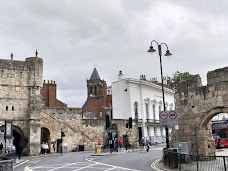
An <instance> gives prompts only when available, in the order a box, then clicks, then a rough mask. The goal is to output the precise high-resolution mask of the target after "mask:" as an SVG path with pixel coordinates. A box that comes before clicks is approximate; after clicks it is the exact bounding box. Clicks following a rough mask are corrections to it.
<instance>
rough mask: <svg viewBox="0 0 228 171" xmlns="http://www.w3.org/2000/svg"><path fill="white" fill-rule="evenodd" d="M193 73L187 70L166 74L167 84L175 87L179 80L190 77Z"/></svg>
mask: <svg viewBox="0 0 228 171" xmlns="http://www.w3.org/2000/svg"><path fill="white" fill-rule="evenodd" d="M192 76H193V75H192V74H190V73H189V72H183V73H181V72H179V71H177V72H175V73H174V74H173V76H172V77H170V76H168V77H167V79H168V80H167V84H168V85H169V86H171V87H173V88H174V87H175V86H176V85H177V84H179V83H180V82H181V81H184V80H188V79H190V78H191V77H192Z"/></svg>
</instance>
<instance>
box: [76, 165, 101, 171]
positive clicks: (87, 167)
mask: <svg viewBox="0 0 228 171" xmlns="http://www.w3.org/2000/svg"><path fill="white" fill-rule="evenodd" d="M93 165H97V164H96V163H95V164H90V165H88V166H85V167H81V168H79V169H77V170H82V169H85V168H88V167H90V166H93ZM77 170H74V171H77Z"/></svg>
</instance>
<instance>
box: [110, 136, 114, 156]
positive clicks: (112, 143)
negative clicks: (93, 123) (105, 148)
mask: <svg viewBox="0 0 228 171" xmlns="http://www.w3.org/2000/svg"><path fill="white" fill-rule="evenodd" d="M109 147H110V153H113V150H114V138H113V139H111V140H109Z"/></svg>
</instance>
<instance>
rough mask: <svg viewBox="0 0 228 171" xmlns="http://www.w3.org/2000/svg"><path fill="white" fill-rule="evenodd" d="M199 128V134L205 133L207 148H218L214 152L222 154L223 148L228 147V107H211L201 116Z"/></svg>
mask: <svg viewBox="0 0 228 171" xmlns="http://www.w3.org/2000/svg"><path fill="white" fill-rule="evenodd" d="M198 130H199V131H198V135H202V133H203V134H204V142H205V144H208V145H207V147H205V148H208V149H212V150H213V149H214V150H215V148H216V150H215V152H214V153H215V154H216V155H221V154H220V152H221V148H227V147H228V108H225V107H215V108H212V109H210V110H209V111H208V112H207V113H205V115H203V116H202V117H201V122H200V124H199V129H198ZM218 142H219V143H218ZM218 144H219V145H218ZM199 145H200V144H199ZM205 151H206V150H205Z"/></svg>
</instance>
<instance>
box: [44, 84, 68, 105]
mask: <svg viewBox="0 0 228 171" xmlns="http://www.w3.org/2000/svg"><path fill="white" fill-rule="evenodd" d="M56 87H57V85H56V83H55V81H52V80H51V81H49V80H48V82H47V83H46V82H45V80H44V83H43V87H42V89H41V91H40V93H41V95H42V96H43V98H44V101H45V107H67V104H65V103H63V102H61V101H60V100H58V99H56V94H57V93H56Z"/></svg>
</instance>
